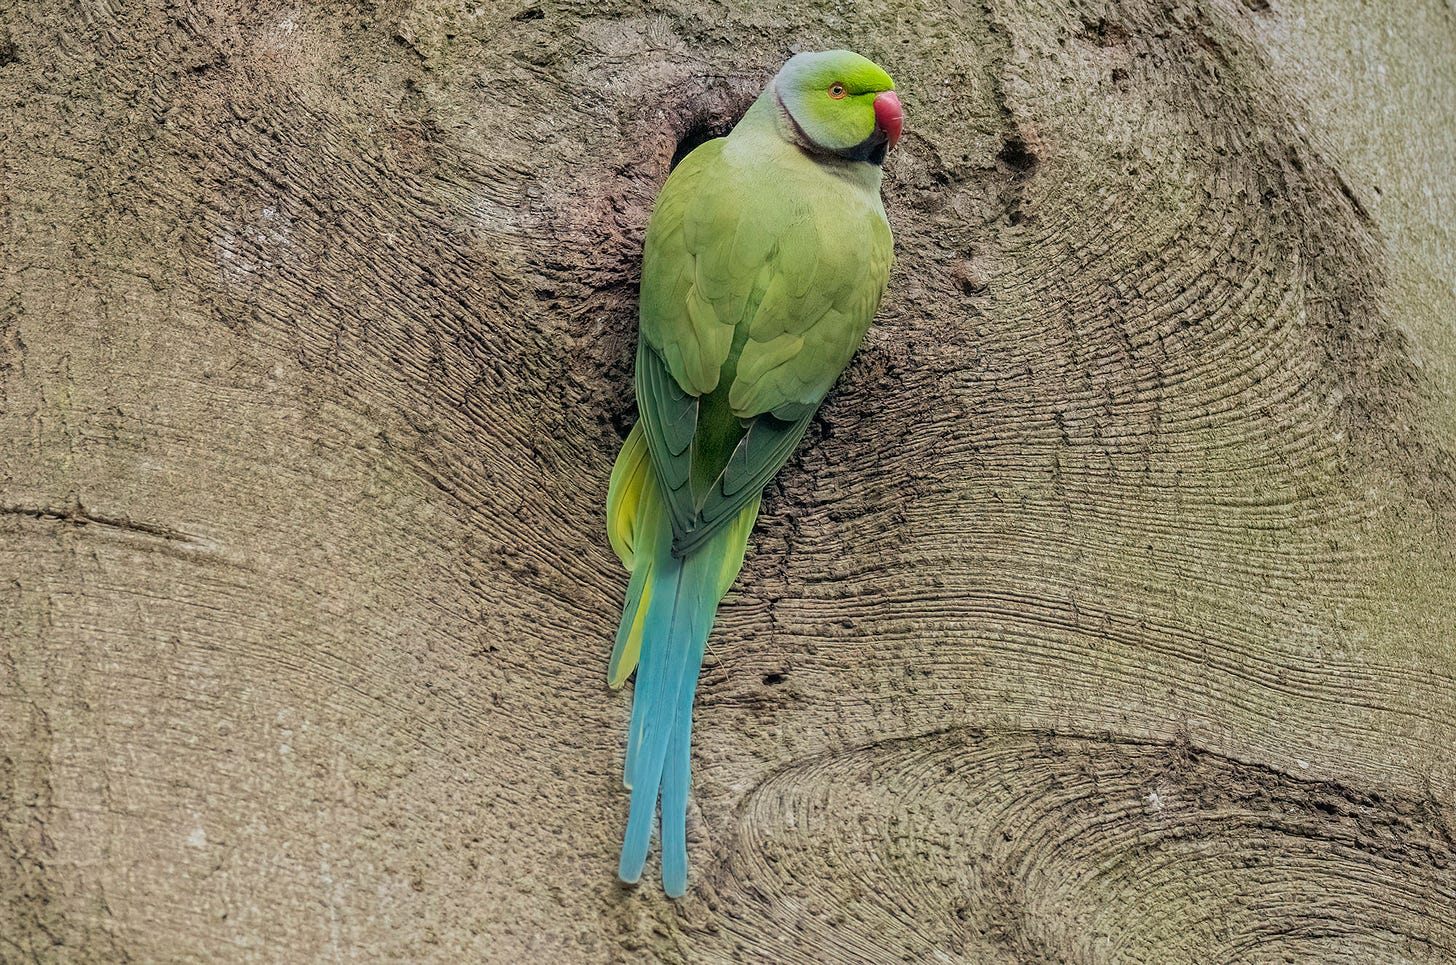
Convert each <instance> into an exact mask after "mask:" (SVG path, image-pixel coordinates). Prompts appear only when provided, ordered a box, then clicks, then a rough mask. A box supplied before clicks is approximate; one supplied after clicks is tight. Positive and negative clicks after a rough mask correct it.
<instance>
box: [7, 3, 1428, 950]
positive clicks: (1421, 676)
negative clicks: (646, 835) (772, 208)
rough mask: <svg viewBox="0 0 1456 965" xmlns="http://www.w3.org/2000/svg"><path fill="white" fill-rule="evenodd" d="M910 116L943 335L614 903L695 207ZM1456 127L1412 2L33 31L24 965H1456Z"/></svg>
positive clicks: (603, 8)
mask: <svg viewBox="0 0 1456 965" xmlns="http://www.w3.org/2000/svg"><path fill="white" fill-rule="evenodd" d="M827 46H850V47H853V48H855V49H858V50H860V51H862V52H863V53H865V54H867V55H869V56H871V57H873V58H874V59H876V60H878V61H880V62H882V63H884V64H886V65H887V66H888V67H890V68H891V70H892V72H893V73H894V75H895V76H896V78H897V80H898V81H899V83H900V86H901V88H902V89H903V90H904V92H905V93H904V100H905V103H906V109H907V124H908V129H907V133H906V135H905V138H904V140H903V141H902V146H901V150H900V151H898V152H897V154H896V156H895V158H894V159H893V161H892V163H891V165H890V166H889V169H888V177H887V184H886V195H887V200H888V204H889V208H890V213H891V219H892V221H893V223H894V224H895V226H896V238H897V259H898V260H897V265H896V269H895V275H894V277H893V279H892V283H891V294H890V296H889V298H888V299H887V301H886V304H885V307H884V310H883V312H882V315H881V322H880V324H879V325H878V326H877V327H876V328H875V329H873V330H872V331H871V333H870V336H869V338H868V340H867V342H866V346H865V348H864V350H863V351H862V352H861V354H860V356H859V357H858V358H857V359H856V361H855V362H854V363H853V364H852V365H851V368H850V370H849V372H848V373H847V375H846V377H845V378H844V379H843V380H842V382H841V384H840V386H839V387H838V389H837V390H836V392H835V394H834V395H833V396H832V397H831V400H830V402H829V403H828V404H827V405H826V407H825V409H824V410H823V411H822V412H821V414H820V415H819V417H817V419H816V421H815V424H814V427H813V428H812V429H811V431H810V434H809V437H808V438H807V439H806V444H805V446H804V447H803V449H802V450H801V451H800V453H799V455H797V456H796V457H795V458H794V460H792V461H791V463H790V465H789V466H788V467H787V468H786V469H785V471H784V472H783V474H782V475H781V476H780V478H779V479H778V480H777V481H776V482H775V483H773V484H772V485H771V486H770V487H769V490H768V492H767V495H766V498H765V502H764V508H763V514H762V517H761V521H760V524H759V527H758V530H757V531H756V533H755V535H754V537H753V540H752V543H751V548H750V552H749V558H748V563H747V565H746V567H745V570H744V573H743V577H742V578H741V580H740V582H739V584H738V587H737V589H736V590H735V591H734V592H733V593H732V594H730V596H729V598H728V600H727V601H726V602H725V604H724V606H723V608H722V609H721V611H720V618H719V626H718V630H717V631H716V632H715V635H714V637H713V638H712V640H711V641H710V645H709V646H710V650H709V660H708V666H707V667H706V668H705V670H704V676H703V680H702V683H701V685H700V691H699V693H700V696H699V701H698V711H697V713H698V716H697V726H696V727H695V744H696V755H695V768H696V771H695V798H694V803H693V805H692V806H691V808H690V814H689V847H690V850H691V853H692V858H693V866H694V875H695V877H694V879H693V890H692V891H691V892H690V894H689V896H688V898H687V899H685V900H684V901H682V902H678V903H670V902H667V901H666V900H665V899H663V898H662V896H661V895H660V894H657V893H656V892H655V891H654V890H653V889H646V888H644V889H640V890H631V889H626V888H623V887H621V886H619V885H617V884H616V883H615V882H614V880H613V877H612V872H613V868H614V867H615V849H616V847H617V845H618V840H619V839H618V833H619V829H620V827H621V824H622V820H623V818H624V816H625V809H626V801H625V797H624V796H623V795H622V793H621V789H620V767H621V755H622V742H623V735H624V733H625V726H626V718H627V715H628V711H629V707H628V700H627V699H626V696H625V695H623V694H616V693H612V692H609V691H607V690H606V688H605V686H604V672H605V665H606V659H607V654H608V651H609V649H610V635H611V632H612V630H613V628H614V625H615V620H616V616H617V611H618V607H619V605H620V596H621V593H622V591H623V588H624V585H625V578H624V574H622V573H621V572H620V571H619V568H618V567H617V566H616V563H615V561H614V560H613V558H612V556H611V554H610V552H609V550H608V548H607V545H606V539H605V534H604V532H603V526H602V520H601V512H602V505H603V503H604V500H605V492H606V483H607V477H608V473H609V470H610V465H611V461H612V458H613V457H614V455H615V451H616V448H617V446H618V445H619V444H620V441H621V439H622V438H623V437H624V436H625V434H626V430H627V428H628V427H629V426H630V424H631V421H632V418H633V412H632V400H631V385H630V382H631V380H630V360H631V356H632V350H633V333H634V331H635V319H634V311H635V304H636V292H635V286H636V280H637V271H638V264H639V259H640V250H641V237H642V232H643V230H644V228H645V224H646V220H647V213H648V210H649V207H650V204H651V199H652V197H653V195H654V194H655V192H656V190H657V187H658V186H659V185H660V183H661V181H662V179H663V178H664V177H665V174H666V171H667V169H668V167H669V165H670V163H671V159H672V158H673V156H674V154H675V153H676V152H677V151H678V150H679V148H680V145H681V144H682V143H683V142H685V141H690V140H693V139H696V138H701V137H704V136H708V135H711V134H712V133H714V132H717V131H721V130H724V129H726V127H727V126H728V125H730V124H731V123H732V121H733V120H734V118H735V117H736V116H737V115H738V113H740V112H741V111H742V110H743V109H744V108H746V106H747V104H748V103H749V101H750V99H751V98H752V96H753V95H754V94H755V93H756V92H757V90H758V89H760V87H761V85H762V83H763V80H764V79H765V78H766V77H768V76H770V75H771V74H772V72H773V71H774V70H775V69H776V67H777V66H778V65H779V64H780V63H781V62H782V60H783V59H784V58H785V56H786V55H787V54H788V53H789V52H790V51H791V50H793V49H811V48H823V47H827ZM1452 102H1456V21H1453V15H1452V13H1451V10H1450V7H1449V5H1445V4H1442V3H1438V2H1434V0H1397V2H1393V3H1390V4H1386V5H1381V7H1380V8H1379V9H1373V8H1372V7H1371V6H1370V5H1361V4H1354V3H1352V2H1347V0H1341V2H1338V3H1331V2H1326V3H1323V4H1315V3H1313V2H1307V0H1268V2H1263V0H1261V2H1253V0H1238V2H1235V0H1179V2H1175V3H1160V2H1153V0H1106V2H1103V0H1034V2H1030V3H1015V4H1011V3H1005V2H1002V0H986V2H983V3H954V4H933V3H929V2H924V3H918V2H912V3H909V4H903V3H894V4H891V3H888V2H879V0H874V2H869V3H866V4H860V5H856V6H855V7H854V8H853V9H852V10H850V11H849V12H845V11H844V10H840V9H839V8H830V7H826V6H823V5H817V6H816V5H810V4H804V3H798V2H794V3H787V2H786V3H784V4H781V5H779V6H777V7H773V8H766V7H764V6H762V5H761V4H747V3H740V2H736V0H678V2H675V3H666V4H654V5H650V6H648V7H643V6H642V5H640V4H626V3H616V2H592V3H586V2H562V3H555V2H553V3H541V2H536V0H519V2H516V3H505V4H491V5H472V4H461V5H455V4H449V3H444V2H440V0H420V2H415V3H395V4H384V5H358V6H353V5H349V4H344V3H318V4H307V5H301V4H293V3H281V2H280V3H264V4H240V3H234V2H230V0H188V2H184V3H179V4H175V5H172V6H168V7H159V6H158V7H155V8H153V5H122V4H114V3H108V2H106V0H87V2H84V3H81V4H77V5H66V4H53V3H44V2H41V3H28V4H25V5H23V6H17V7H12V8H7V9H6V10H5V11H4V12H3V20H0V108H3V109H0V145H3V146H0V171H3V174H4V179H3V186H0V192H3V197H4V205H3V206H0V211H3V217H4V218H5V226H4V227H5V230H4V231H3V233H0V265H3V276H4V288H3V290H0V441H3V443H4V456H3V458H0V961H5V962H10V961H16V962H30V961H42V962H108V963H109V962H124V961H139V962H140V961H217V960H227V961H259V962H262V961H270V962H271V961H300V962H308V961H397V960H410V961H442V962H447V961H448V962H454V961H462V960H469V961H501V962H519V961H546V960H561V961H581V962H617V961H648V960H663V961H693V962H715V961H724V962H726V961H738V960H745V959H746V960H756V961H774V962H818V961H864V962H880V961H902V960H903V961H969V962H999V961H1006V962H1022V961H1027V962H1038V961H1046V962H1061V961H1070V962H1099V963H1100V962H1118V961H1168V962H1204V961H1214V960H1218V961H1286V960H1292V961H1350V962H1370V961H1380V962H1387V961H1390V962H1396V961H1409V962H1439V961H1450V960H1452V959H1456V933H1453V931H1452V925H1451V920H1450V916H1449V909H1450V907H1451V906H1452V904H1453V900H1456V868H1453V864H1452V855H1453V849H1456V839H1453V833H1452V830H1451V828H1452V825H1453V822H1456V754H1453V751H1452V748H1453V747H1456V671H1453V666H1456V659H1453V658H1456V632H1453V631H1456V618H1453V617H1452V614H1453V612H1456V566H1453V549H1452V547H1453V536H1456V462H1453V457H1452V453H1453V451H1456V329H1453V328H1452V327H1451V325H1450V319H1451V318H1453V317H1456V291H1453V289H1452V288H1451V285H1450V281H1449V280H1450V279H1451V278H1452V277H1456V238H1453V236H1452V234H1451V229H1450V225H1452V224H1456V191H1453V189H1452V188H1451V187H1450V186H1451V185H1453V184H1456V131H1453V130H1452V129H1451V127H1450V124H1449V119H1448V118H1445V117H1444V115H1441V114H1440V112H1439V110H1438V109H1437V106H1436V105H1439V104H1449V103H1452Z"/></svg>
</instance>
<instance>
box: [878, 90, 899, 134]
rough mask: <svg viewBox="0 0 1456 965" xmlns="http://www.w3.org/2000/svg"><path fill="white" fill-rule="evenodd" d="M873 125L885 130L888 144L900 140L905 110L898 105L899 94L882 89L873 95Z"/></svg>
mask: <svg viewBox="0 0 1456 965" xmlns="http://www.w3.org/2000/svg"><path fill="white" fill-rule="evenodd" d="M875 126H876V127H877V128H879V129H880V130H882V131H884V132H885V137H886V139H887V140H888V141H889V146H890V147H894V146H895V142H896V141H898V140H900V131H901V130H902V129H903V128H904V126H905V112H904V110H902V109H901V107H900V96H899V95H898V94H896V93H895V92H894V91H892V90H887V91H882V92H881V93H880V94H879V95H878V96H876V97H875Z"/></svg>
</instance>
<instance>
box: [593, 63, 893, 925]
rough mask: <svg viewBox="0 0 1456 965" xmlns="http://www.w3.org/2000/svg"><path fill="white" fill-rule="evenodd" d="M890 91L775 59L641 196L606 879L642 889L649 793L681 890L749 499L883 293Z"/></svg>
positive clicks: (871, 73)
mask: <svg viewBox="0 0 1456 965" xmlns="http://www.w3.org/2000/svg"><path fill="white" fill-rule="evenodd" d="M894 89H895V83H894V81H892V80H891V79H890V76H889V75H888V74H886V73H885V72H884V71H883V70H881V69H880V68H879V67H878V66H876V65H875V64H873V63H871V62H870V61H868V60H866V59H865V58H863V57H861V56H859V55H858V54H854V53H850V52H849V51H845V50H833V51H827V52H823V53H802V54H797V55H795V56H794V57H793V58H791V59H790V60H789V61H788V63H786V64H785V65H784V66H783V69H782V70H780V71H779V72H778V74H777V75H776V76H775V77H774V79H773V80H772V81H771V82H770V83H769V85H768V87H767V88H766V89H765V90H764V92H763V93H762V94H761V95H760V96H759V97H758V99H757V100H756V101H754V104H753V106H752V107H751V108H749V110H748V113H747V114H745V115H744V117H743V119H742V120H741V121H739V122H738V125H737V126H736V127H734V128H733V131H732V132H731V133H730V134H729V135H728V136H727V137H725V138H718V139H716V140H712V141H708V142H707V143H705V144H703V145H701V146H700V147H698V148H697V149H696V150H694V151H693V152H692V153H691V154H689V155H688V156H687V157H686V158H684V159H683V161H682V162H681V163H680V164H679V165H678V166H677V167H676V168H675V169H674V170H673V172H672V174H671V175H670V176H669V177H668V179H667V183H666V184H664V185H663V187H662V192H661V193H660V194H659V195H658V198H657V204H656V206H655V207H654V209H653V212H652V220H651V222H650V223H649V225H648V228H647V243H646V250H645V252H644V254H643V259H642V298H641V314H640V338H639V342H638V348H637V403H638V408H639V409H640V416H641V417H640V420H639V421H638V423H637V425H636V426H635V427H634V428H633V429H632V432H631V434H630V435H629V436H628V437H627V441H626V443H625V444H624V445H623V446H622V452H621V454H620V455H619V456H618V457H617V462H616V466H615V467H614V468H613V470H612V481H611V487H610V490H609V493H608V496H607V531H608V535H609V536H610V538H611V543H612V548H613V549H614V550H615V551H616V553H617V555H618V556H619V557H621V560H622V563H623V564H624V565H625V566H626V567H627V569H628V570H629V571H630V572H631V580H630V582H629V584H628V588H627V601H626V605H625V607H624V608H623V613H622V623H621V627H620V628H619V629H618V631H617V643H616V648H615V649H614V650H613V652H612V659H611V665H610V668H609V670H608V681H609V683H610V684H611V686H613V687H619V686H621V685H622V683H623V682H624V681H625V680H626V679H627V676H628V675H629V674H630V673H631V672H632V670H633V668H634V667H635V668H636V670H637V681H636V691H635V694H634V698H633V702H632V724H631V729H630V732H629V735H628V738H627V763H626V774H625V783H626V785H627V787H628V788H630V789H631V791H632V797H631V811H630V815H629V817H628V819H627V831H626V838H625V840H624V842H623V845H622V858H621V865H620V868H619V871H618V873H619V875H620V876H621V878H622V880H623V881H626V882H635V881H637V880H638V879H639V878H640V877H641V875H642V866H643V864H644V863H645V861H646V860H647V850H648V846H649V843H650V840H651V834H652V824H653V817H654V814H655V812H656V811H657V804H658V798H659V792H660V795H661V802H662V882H663V887H664V889H665V890H666V892H667V893H668V894H669V895H671V896H673V897H678V896H681V895H682V894H683V893H684V892H685V891H686V890H687V837H686V830H685V825H686V818H687V799H688V764H689V738H690V735H691V730H692V704H693V692H694V690H695V689H696V687H697V679H698V671H699V668H700V667H701V664H702V659H703V648H704V646H705V644H706V643H707V639H708V633H709V631H710V630H711V629H712V624H713V617H714V615H715V614H716V612H717V609H718V602H719V601H720V600H721V599H722V598H723V594H724V593H726V592H727V591H728V587H729V586H730V585H731V584H732V583H733V580H734V578H735V577H736V576H737V575H738V570H739V569H740V568H741V567H742V566H743V554H744V552H745V549H746V546H747V542H748V533H749V530H751V529H752V528H753V523H754V520H755V519H756V518H757V517H758V505H759V496H760V494H761V492H762V490H763V487H764V485H765V484H766V483H767V482H768V481H769V479H771V478H772V477H773V475H774V474H775V473H776V472H778V470H779V468H780V467H781V466H783V464H784V462H785V461H786V460H787V459H788V457H789V454H790V453H791V452H792V451H793V449H794V446H795V445H796V444H797V443H798V441H799V438H800V437H801V436H802V435H803V434H804V430H805V429H806V428H807V427H808V425H809V420H810V419H811V418H812V417H813V415H814V412H815V410H816V409H818V407H819V403H820V402H821V401H823V399H824V396H825V394H826V393H827V392H828V391H829V388H830V386H832V385H833V384H834V381H835V380H836V379H837V378H838V377H839V374H840V372H841V371H842V370H843V369H844V367H845V365H846V364H848V362H849V359H850V356H851V355H853V354H854V351H855V349H856V348H858V347H859V344H860V340H861V339H862V338H863V336H864V333H865V330H866V329H867V328H868V327H869V324H870V320H871V318H873V317H874V314H875V310H876V309H877V308H878V307H879V303H880V297H881V296H882V295H883V294H884V291H885V285H886V284H887V282H888V281H889V277H890V261H891V239H890V225H889V222H888V221H887V220H886V218H885V208H884V205H883V203H882V202H881V200H880V179H881V174H882V172H881V168H880V165H881V164H882V162H883V161H884V159H885V153H886V152H887V151H888V150H889V149H890V148H891V147H893V146H894V144H895V142H896V141H897V140H898V139H899V137H900V129H901V125H902V123H903V117H902V114H901V108H900V100H899V98H898V96H897V95H896V94H895V93H894Z"/></svg>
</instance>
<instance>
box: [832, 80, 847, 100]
mask: <svg viewBox="0 0 1456 965" xmlns="http://www.w3.org/2000/svg"><path fill="white" fill-rule="evenodd" d="M847 93H849V91H847V90H845V89H844V85H843V84H841V83H839V81H835V82H834V83H832V84H830V85H829V96H830V97H832V98H834V99H835V100H840V99H842V98H843V97H844V95H845V94H847Z"/></svg>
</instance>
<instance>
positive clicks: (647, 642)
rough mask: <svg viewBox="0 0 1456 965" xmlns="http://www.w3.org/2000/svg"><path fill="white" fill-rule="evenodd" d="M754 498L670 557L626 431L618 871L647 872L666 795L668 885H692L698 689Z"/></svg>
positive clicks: (635, 443)
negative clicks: (626, 691)
mask: <svg viewBox="0 0 1456 965" xmlns="http://www.w3.org/2000/svg"><path fill="white" fill-rule="evenodd" d="M757 518H758V500H757V499H755V500H753V502H751V503H749V504H748V505H747V506H745V507H744V508H743V510H742V512H740V514H739V515H738V517H737V518H736V519H734V520H733V522H731V523H729V524H728V525H727V526H725V527H723V528H722V529H721V530H719V531H718V532H717V533H716V534H715V535H713V536H712V537H710V538H709V539H708V540H707V541H706V542H705V543H703V544H702V545H701V546H699V547H698V548H697V549H695V550H693V551H691V552H689V553H688V554H687V556H686V557H681V558H680V557H676V556H674V555H673V554H672V524H671V522H670V521H669V519H668V514H667V507H666V505H665V504H664V502H663V500H662V497H661V496H660V495H659V494H658V488H657V477H656V474H655V473H654V472H653V471H652V464H651V459H650V458H649V456H648V453H647V444H646V440H645V438H644V437H643V435H642V427H641V425H640V424H639V425H638V426H637V427H636V428H634V429H633V430H632V433H631V435H629V436H628V437H627V442H626V444H625V445H623V447H622V453H621V455H619V456H618V457H617V465H616V467H615V468H614V469H613V470H612V484H611V489H610V492H609V494H608V496H607V532H608V535H609V536H610V537H611V541H612V547H613V549H615V550H616V551H617V555H618V556H619V557H620V558H621V560H622V563H623V564H624V565H625V566H626V567H627V569H628V570H630V571H631V573H632V579H631V581H630V582H629V583H628V585H627V602H626V605H625V606H624V607H623V608H622V624H621V626H620V627H619V628H618V630H617V644H616V647H615V648H614V649H613V650H612V661H611V664H610V666H609V667H608V670H607V680H608V683H610V684H611V686H613V687H620V686H621V685H622V683H623V682H624V681H626V679H627V676H628V675H629V674H630V673H631V672H632V669H633V668H634V667H636V669H637V684H636V690H635V692H634V694H633V698H632V725H631V729H630V730H629V732H628V735H627V765H626V768H625V774H624V783H625V784H626V786H627V787H628V788H629V789H630V790H631V791H632V804H631V811H630V813H629V815H628V818H627V833H626V837H625V839H624V840H623V842H622V860H621V864H620V865H619V867H618V869H617V874H618V876H620V877H621V879H622V880H623V881H626V882H636V881H637V880H638V879H639V878H641V877H642V866H643V864H644V863H645V862H646V861H647V849H648V847H649V845H650V844H651V838H652V818H653V816H654V814H655V813H656V811H657V803H658V797H659V793H660V794H661V800H662V886H663V890H664V891H666V892H667V893H668V894H669V895H670V896H672V897H674V898H678V897H681V896H682V895H683V894H684V893H685V892H686V891H687V886H688V854H687V809H688V783H689V773H688V772H689V763H690V760H691V753H690V741H691V738H692V728H693V693H694V692H695V691H696V690H697V685H698V670H699V669H700V668H701V666H702V663H703V648H704V646H706V644H707V642H708V633H709V632H710V631H711V630H712V628H713V617H714V615H715V614H716V613H717V612H718V602H719V601H720V600H721V599H722V598H723V594H724V593H727V592H728V587H729V586H731V585H732V584H733V579H734V577H736V576H737V575H738V571H739V569H740V568H742V566H743V554H744V551H745V549H746V548H747V545H748V533H749V531H750V530H751V529H753V523H754V520H755V519H757Z"/></svg>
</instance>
